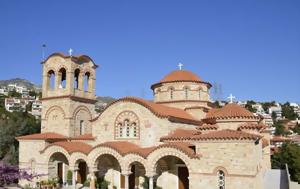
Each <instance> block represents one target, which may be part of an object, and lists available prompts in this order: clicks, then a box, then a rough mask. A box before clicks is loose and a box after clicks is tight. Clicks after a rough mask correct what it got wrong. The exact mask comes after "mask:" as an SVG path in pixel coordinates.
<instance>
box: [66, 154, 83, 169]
mask: <svg viewBox="0 0 300 189" xmlns="http://www.w3.org/2000/svg"><path fill="white" fill-rule="evenodd" d="M78 160H83V161H85V162H86V164H88V157H87V155H85V154H84V153H81V152H74V153H72V154H71V156H70V162H69V164H70V167H75V166H76V164H77V162H78Z"/></svg>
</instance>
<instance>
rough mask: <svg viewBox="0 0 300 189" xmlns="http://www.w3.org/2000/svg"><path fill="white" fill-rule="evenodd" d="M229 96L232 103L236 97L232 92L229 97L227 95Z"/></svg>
mask: <svg viewBox="0 0 300 189" xmlns="http://www.w3.org/2000/svg"><path fill="white" fill-rule="evenodd" d="M227 98H229V100H230V101H229V103H230V104H232V103H233V99H235V96H233V95H232V94H230V95H229V97H227Z"/></svg>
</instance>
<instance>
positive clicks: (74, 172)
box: [72, 169, 76, 188]
mask: <svg viewBox="0 0 300 189" xmlns="http://www.w3.org/2000/svg"><path fill="white" fill-rule="evenodd" d="M72 187H73V188H76V170H75V169H74V170H73V174H72Z"/></svg>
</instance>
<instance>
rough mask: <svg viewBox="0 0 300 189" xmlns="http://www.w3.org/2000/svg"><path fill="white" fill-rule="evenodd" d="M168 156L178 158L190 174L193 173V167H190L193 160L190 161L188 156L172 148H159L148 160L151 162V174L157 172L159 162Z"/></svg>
mask: <svg viewBox="0 0 300 189" xmlns="http://www.w3.org/2000/svg"><path fill="white" fill-rule="evenodd" d="M166 156H173V157H177V158H179V159H180V160H182V161H183V162H184V163H185V165H186V167H187V168H188V170H189V172H193V169H192V166H191V165H190V161H192V159H190V158H189V157H188V156H187V155H186V154H184V153H183V152H181V151H180V150H178V149H175V148H170V147H165V148H159V149H157V150H154V151H153V152H151V153H150V154H149V155H148V158H147V159H148V160H149V169H148V170H149V171H150V172H152V173H153V172H156V164H157V162H158V161H159V160H160V159H161V158H163V157H166Z"/></svg>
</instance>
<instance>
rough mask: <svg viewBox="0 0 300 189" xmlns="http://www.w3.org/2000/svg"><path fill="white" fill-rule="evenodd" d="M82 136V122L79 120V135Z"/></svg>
mask: <svg viewBox="0 0 300 189" xmlns="http://www.w3.org/2000/svg"><path fill="white" fill-rule="evenodd" d="M83 134H84V121H83V120H80V122H79V135H83Z"/></svg>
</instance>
